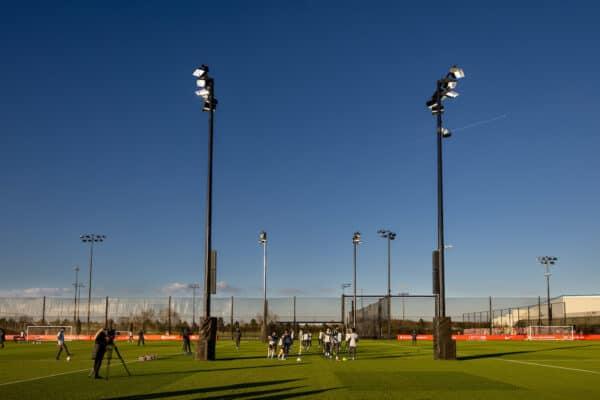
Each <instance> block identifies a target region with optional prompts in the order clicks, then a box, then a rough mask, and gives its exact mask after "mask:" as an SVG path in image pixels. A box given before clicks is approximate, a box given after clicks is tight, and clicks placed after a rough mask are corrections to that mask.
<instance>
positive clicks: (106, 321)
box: [104, 296, 108, 327]
mask: <svg viewBox="0 0 600 400" xmlns="http://www.w3.org/2000/svg"><path fill="white" fill-rule="evenodd" d="M104 326H105V327H108V296H106V304H105V305H104Z"/></svg>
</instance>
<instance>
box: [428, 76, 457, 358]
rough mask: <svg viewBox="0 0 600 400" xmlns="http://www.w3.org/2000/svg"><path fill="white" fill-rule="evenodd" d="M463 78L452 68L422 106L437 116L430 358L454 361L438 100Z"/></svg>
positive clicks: (453, 95)
mask: <svg viewBox="0 0 600 400" xmlns="http://www.w3.org/2000/svg"><path fill="white" fill-rule="evenodd" d="M464 77H465V72H464V71H463V69H462V68H459V67H457V66H456V65H454V66H452V67H451V68H450V70H449V71H448V73H447V74H446V76H445V77H444V78H442V79H438V80H437V83H436V89H435V92H433V95H432V96H431V98H430V99H429V100H428V101H427V102H426V103H425V104H426V106H427V108H428V109H429V110H431V113H432V114H433V115H435V116H436V117H437V186H438V187H437V189H438V190H437V200H438V202H437V203H438V206H437V208H438V210H437V211H438V246H437V250H436V251H435V252H434V255H435V257H436V260H434V261H435V263H434V268H435V274H434V281H435V278H437V279H438V282H439V293H438V294H437V296H436V315H435V323H434V341H435V344H434V358H435V359H456V342H455V341H453V340H452V332H451V329H450V325H451V320H450V318H446V290H445V285H444V271H445V264H444V250H445V248H446V247H445V245H444V194H443V160H442V138H447V137H450V136H451V135H452V134H451V132H450V131H449V130H448V129H445V128H443V127H442V114H443V113H444V111H445V109H444V106H443V105H442V101H443V100H445V99H447V98H456V97H457V96H458V92H456V91H454V89H455V88H456V86H457V80H458V79H462V78H464Z"/></svg>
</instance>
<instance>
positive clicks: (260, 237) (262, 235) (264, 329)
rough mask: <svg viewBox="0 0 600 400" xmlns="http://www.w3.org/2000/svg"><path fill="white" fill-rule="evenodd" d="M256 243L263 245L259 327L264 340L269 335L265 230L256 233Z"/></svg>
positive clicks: (264, 340)
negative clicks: (261, 298) (260, 319)
mask: <svg viewBox="0 0 600 400" xmlns="http://www.w3.org/2000/svg"><path fill="white" fill-rule="evenodd" d="M258 243H260V244H262V245H263V323H262V328H261V338H262V340H263V342H266V341H267V337H268V335H269V333H268V326H267V316H268V309H267V232H265V231H261V232H260V234H259V235H258Z"/></svg>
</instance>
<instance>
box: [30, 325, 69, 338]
mask: <svg viewBox="0 0 600 400" xmlns="http://www.w3.org/2000/svg"><path fill="white" fill-rule="evenodd" d="M61 328H65V342H70V341H72V340H73V327H72V326H69V325H28V326H27V330H26V331H25V333H26V335H27V341H28V342H53V341H56V335H57V334H58V332H59V331H60V329H61Z"/></svg>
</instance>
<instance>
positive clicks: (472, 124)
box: [452, 114, 508, 132]
mask: <svg viewBox="0 0 600 400" xmlns="http://www.w3.org/2000/svg"><path fill="white" fill-rule="evenodd" d="M507 116H508V114H502V115H498V116H497V117H494V118H489V119H484V120H482V121H477V122H473V123H470V124H468V125H465V126H462V127H460V128H454V129H452V131H453V132H458V131H464V130H465V129H470V128H474V127H476V126H479V125H484V124H489V123H490V122H494V121H498V120H499V119H504V118H506V117H507Z"/></svg>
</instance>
